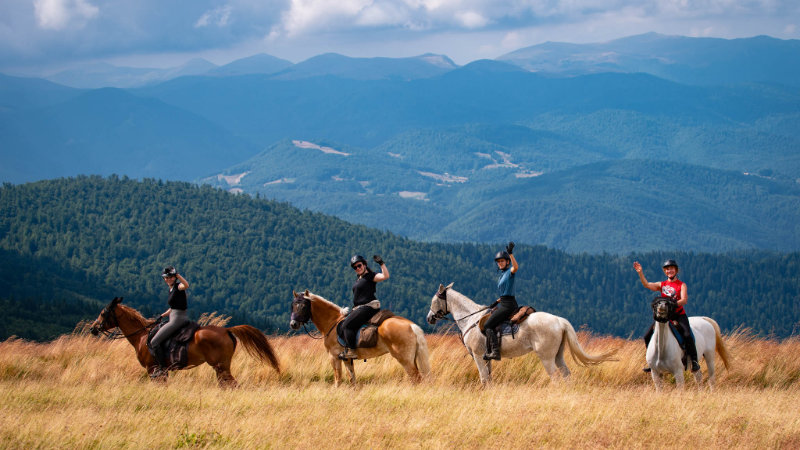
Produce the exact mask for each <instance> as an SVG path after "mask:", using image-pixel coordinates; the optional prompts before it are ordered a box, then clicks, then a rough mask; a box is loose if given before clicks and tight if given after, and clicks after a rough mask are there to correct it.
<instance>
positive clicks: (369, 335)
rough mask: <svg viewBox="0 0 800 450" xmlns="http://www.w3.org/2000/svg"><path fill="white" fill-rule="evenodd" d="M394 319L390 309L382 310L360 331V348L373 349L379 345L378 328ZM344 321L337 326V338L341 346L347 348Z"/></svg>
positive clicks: (362, 326)
mask: <svg viewBox="0 0 800 450" xmlns="http://www.w3.org/2000/svg"><path fill="white" fill-rule="evenodd" d="M390 317H394V313H393V312H391V311H389V310H388V309H381V310H379V311H378V312H377V313H375V315H374V316H372V318H371V319H369V320H368V321H367V323H365V324H364V325H361V328H359V330H358V334H357V336H358V348H372V347H375V346H376V345H378V327H379V326H381V324H382V323H383V322H384V321H385V320H386V319H388V318H390ZM343 324H344V320H340V321H339V323H337V324H336V337H337V340H338V341H339V345H341V346H342V347H347V344H346V343H345V342H344V327H343V326H342V325H343Z"/></svg>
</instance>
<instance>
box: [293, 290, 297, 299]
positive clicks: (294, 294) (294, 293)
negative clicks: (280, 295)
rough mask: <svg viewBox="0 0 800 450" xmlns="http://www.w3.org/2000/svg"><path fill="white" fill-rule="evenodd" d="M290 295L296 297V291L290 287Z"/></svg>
mask: <svg viewBox="0 0 800 450" xmlns="http://www.w3.org/2000/svg"><path fill="white" fill-rule="evenodd" d="M292 297H297V292H295V291H294V289H292Z"/></svg>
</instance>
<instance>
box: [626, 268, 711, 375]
mask: <svg viewBox="0 0 800 450" xmlns="http://www.w3.org/2000/svg"><path fill="white" fill-rule="evenodd" d="M661 268H662V269H663V270H664V275H666V277H667V279H666V280H664V281H655V282H650V281H647V278H645V276H644V273H643V272H642V265H641V264H639V262H638V261H636V262H634V263H633V269H634V270H635V271H636V272H637V273H638V274H639V281H641V282H642V285H643V286H644V287H646V288H647V289H650V290H651V291H655V292H661V296H662V297H671V298H674V299H675V300H676V302H677V307H676V308H675V316H674V318H673V320H675V321H676V322H678V323H679V324H680V329H681V335H682V336H683V339H684V341H685V342H686V353H688V354H689V358H690V359H691V362H692V372H697V371H698V370H700V364H698V362H697V348H696V346H695V343H694V335H693V334H692V327H691V324H690V323H689V317H687V316H686V311H685V310H684V309H683V305H685V304H686V302H687V297H688V295H687V294H686V283H684V282H683V281H681V280H679V279H678V272H679V269H678V263H677V262H675V260H674V259H668V260H666V261H664V264H662V265H661ZM654 329H655V327H654V326H653V325H651V326H650V328H649V329H648V330H647V332H646V333H645V334H644V344H645V347H647V346H648V345H649V344H650V338H651V337H652V336H653V330H654ZM644 371H645V372H649V371H650V368H649V367H645V369H644Z"/></svg>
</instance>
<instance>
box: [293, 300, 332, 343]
mask: <svg viewBox="0 0 800 450" xmlns="http://www.w3.org/2000/svg"><path fill="white" fill-rule="evenodd" d="M295 303H298V304H300V305H302V307H303V308H308V317H306V318H305V320H304V319H299V318H298V317H297V313H295V311H294V304H295ZM290 320H294V321H296V322H300V323H302V324H303V330H304V331H305V332H306V334H307V335H308V337H310V338H311V339H325V338H326V337H328V335H329V334H331V331H333V329H334V328H335V327H336V324H337V323H338V322H334V324H333V326H331V329H330V330H328V332H327V333H325V334H322V332H321V331H320V330H317V332H316V333H315V334H311V332H310V331H308V327H306V323H308V321H309V320H311V300H310V299H307V298H306V297H305V296H304V295H298V296H297V297H295V298H294V301H292V315H291V316H290Z"/></svg>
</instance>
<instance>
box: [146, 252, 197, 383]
mask: <svg viewBox="0 0 800 450" xmlns="http://www.w3.org/2000/svg"><path fill="white" fill-rule="evenodd" d="M161 277H162V278H163V279H164V282H166V283H167V286H169V297H168V299H167V303H168V304H169V309H168V310H166V311H165V312H164V314H161V317H162V318H163V317H166V316H169V322H167V324H166V325H164V326H162V327H161V329H159V330H158V332H156V335H155V336H153V339H151V340H150V345H149V349H150V353H151V354H152V355H153V359H155V361H156V364H158V368H157V369H156V371H155V373H156V374H160V373H163V372H164V371H165V370H166V368H167V355H166V351H165V350H164V348H163V347H162V346H161V344H163V343H164V341H166V340H167V339H168V338H169V337H171V336H172V335H173V334H174V333H175V332H176V331H178V330H179V329H180V328H181V327H182V326H183V325H184V324H186V322H188V321H189V317H188V314H187V313H186V309H187V302H186V289H187V288H188V287H189V282H188V281H186V279H185V278H183V276H181V274H179V273H178V271H177V270H175V268H174V267H172V266H168V267H166V268H165V269H164V271H163V272H161Z"/></svg>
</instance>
